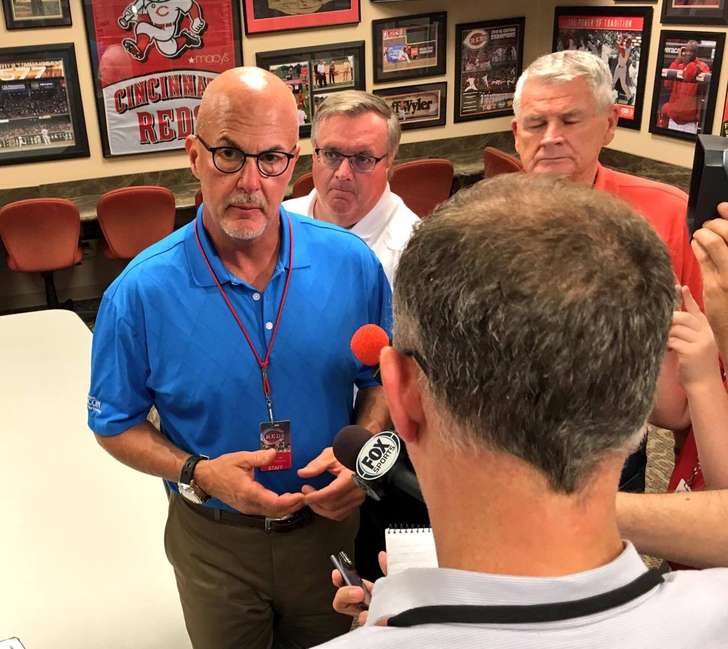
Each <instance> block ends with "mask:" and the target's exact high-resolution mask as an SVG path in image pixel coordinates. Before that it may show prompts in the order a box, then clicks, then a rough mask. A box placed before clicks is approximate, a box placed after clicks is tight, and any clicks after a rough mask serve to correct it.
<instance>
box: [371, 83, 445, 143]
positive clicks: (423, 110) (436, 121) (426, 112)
mask: <svg viewBox="0 0 728 649" xmlns="http://www.w3.org/2000/svg"><path fill="white" fill-rule="evenodd" d="M374 94H375V95H379V96H380V97H381V98H382V99H384V101H386V102H387V104H389V107H390V108H391V109H392V112H393V113H395V114H396V115H397V116H398V117H399V123H400V126H401V127H402V130H403V131H408V130H409V129H413V128H429V127H431V126H443V125H444V124H445V118H446V111H447V82H446V81H441V82H439V83H425V84H418V85H416V86H399V87H398V88H383V89H382V90H375V91H374Z"/></svg>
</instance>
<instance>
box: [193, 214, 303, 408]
mask: <svg viewBox="0 0 728 649" xmlns="http://www.w3.org/2000/svg"><path fill="white" fill-rule="evenodd" d="M197 222H198V219H196V220H195V239H196V240H197V246H198V247H199V249H200V252H201V253H202V258H203V259H204V260H205V264H207V269H208V270H209V271H210V275H212V279H213V280H214V281H215V285H216V286H217V289H218V291H220V295H222V298H223V300H225V304H226V305H227V307H228V309H229V310H230V313H231V314H232V316H233V318H235V322H236V323H237V324H238V327H239V328H240V331H241V332H242V333H243V336H245V340H246V341H247V342H248V346H249V347H250V351H252V352H253V355H254V356H255V360H256V362H257V363H258V367H259V368H260V373H261V377H262V379H263V394H264V395H265V398H266V402H267V403H268V412H269V415H270V418H271V420H272V419H273V416H272V408H271V403H270V397H271V387H270V380H269V379H268V366H269V365H270V355H271V352H272V351H273V343H274V342H275V340H276V334H277V333H278V327H279V325H280V324H281V316H282V315H283V306H284V305H285V303H286V297H287V295H288V287H289V285H290V283H291V275H292V274H293V226H292V224H291V219H290V218H289V219H288V243H289V246H288V271H287V272H286V282H285V284H284V285H283V295H282V296H281V302H280V304H279V305H278V313H277V314H276V321H275V325H274V326H273V333H272V334H271V337H270V343H269V344H268V348H267V349H266V352H265V358H263V359H261V358H260V354H258V350H257V349H256V348H255V345H254V344H253V340H252V338H251V337H250V334H248V331H247V329H246V328H245V325H244V324H243V323H242V321H241V320H240V316H239V315H238V312H237V311H236V310H235V307H234V306H233V303H232V302H231V301H230V298H229V297H228V296H227V293H226V292H225V289H224V288H223V286H222V284H221V283H220V280H219V279H218V277H217V274H216V273H215V270H214V269H213V267H212V264H210V260H209V259H208V257H207V253H205V249H204V248H203V247H202V242H201V241H200V233H199V231H198V229H197Z"/></svg>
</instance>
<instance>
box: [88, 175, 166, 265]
mask: <svg viewBox="0 0 728 649" xmlns="http://www.w3.org/2000/svg"><path fill="white" fill-rule="evenodd" d="M175 214H176V208H175V201H174V194H173V193H172V192H171V191H169V189H166V188H165V187H156V186H151V185H141V186H136V187H123V188H121V189H114V190H113V191H110V192H106V193H105V194H104V195H103V196H102V197H101V198H100V199H99V201H98V203H97V204H96V216H97V217H98V219H99V225H100V226H101V231H102V232H103V234H104V254H105V255H106V256H107V257H108V258H109V259H131V258H132V257H135V256H136V255H137V254H139V253H140V252H141V251H142V250H144V248H148V247H149V246H151V245H152V244H153V243H156V242H157V241H159V240H160V239H162V238H164V237H166V236H167V235H168V234H170V233H171V232H172V230H174V218H175Z"/></svg>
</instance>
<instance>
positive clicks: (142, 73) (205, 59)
mask: <svg viewBox="0 0 728 649" xmlns="http://www.w3.org/2000/svg"><path fill="white" fill-rule="evenodd" d="M84 15H85V19H86V31H87V33H88V35H89V41H90V42H89V51H90V52H91V63H92V66H93V70H94V84H95V90H96V105H97V109H98V115H99V127H100V129H101V139H102V143H103V149H104V156H105V157H110V156H118V155H129V154H135V153H148V152H152V151H167V150H171V149H179V148H182V147H183V146H184V140H185V138H186V137H187V136H188V135H189V134H191V133H193V132H194V127H195V119H196V117H197V109H198V107H199V105H200V99H201V97H202V93H203V92H204V90H205V88H206V87H207V85H208V84H209V83H210V81H212V79H214V78H215V77H216V76H217V75H218V74H220V73H221V72H222V71H224V70H227V69H228V68H231V67H234V66H236V65H241V64H242V57H241V51H242V50H241V47H240V36H239V34H240V14H239V8H238V3H237V2H229V1H228V0H133V1H132V2H130V1H129V0H103V1H101V0H84Z"/></svg>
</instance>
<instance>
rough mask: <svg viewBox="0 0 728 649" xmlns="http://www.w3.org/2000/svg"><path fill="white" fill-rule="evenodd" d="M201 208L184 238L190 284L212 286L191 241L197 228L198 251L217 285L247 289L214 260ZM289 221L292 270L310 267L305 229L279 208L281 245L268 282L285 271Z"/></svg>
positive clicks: (208, 274) (195, 243)
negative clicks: (217, 282)
mask: <svg viewBox="0 0 728 649" xmlns="http://www.w3.org/2000/svg"><path fill="white" fill-rule="evenodd" d="M202 208H203V206H202V205H200V207H199V208H198V209H197V216H196V217H195V220H194V221H193V222H192V223H190V227H189V229H188V231H187V233H186V234H185V243H184V245H185V254H186V256H187V262H188V263H189V265H190V269H191V272H192V279H193V281H194V282H195V284H197V285H198V286H203V287H207V286H215V280H214V279H213V278H212V275H211V274H210V271H209V269H208V268H207V264H206V263H205V260H204V259H203V258H202V255H201V254H200V249H199V248H198V247H197V241H196V240H195V227H197V228H198V232H199V234H200V243H202V247H203V248H204V249H205V253H206V254H207V257H208V259H209V260H210V265H211V266H212V268H213V270H214V271H215V274H216V275H217V277H218V279H219V280H220V283H221V284H226V283H227V284H231V285H236V284H237V285H242V286H248V284H247V283H246V282H245V281H243V280H242V279H240V278H239V277H236V276H235V275H233V274H232V273H231V272H230V271H229V270H228V269H227V268H225V266H224V265H223V263H222V261H221V260H220V257H219V256H218V254H217V251H216V250H215V247H214V246H213V244H212V240H211V239H210V236H209V235H208V234H207V231H206V230H205V228H204V226H203V225H202ZM289 221H290V222H291V227H292V232H293V242H294V245H293V268H294V270H295V269H300V268H307V267H309V266H310V265H311V263H310V255H309V248H308V242H307V240H306V232H305V228H303V227H301V223H300V221H299V220H298V219H297V218H295V217H292V216H291V215H290V214H288V212H286V210H285V209H283V208H282V207H281V208H280V210H279V219H278V227H279V229H280V237H281V245H280V248H279V251H278V260H277V261H276V266H275V269H274V270H273V275H272V276H271V280H272V279H273V278H275V277H276V276H277V275H278V274H280V273H283V272H285V270H286V268H287V267H288V251H289V250H290V246H291V241H290V239H289V236H288V222H289Z"/></svg>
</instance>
